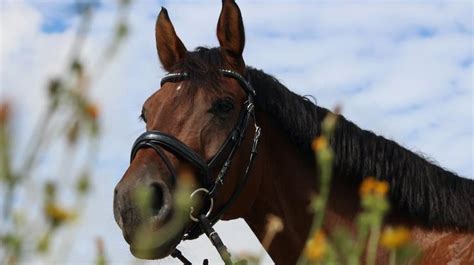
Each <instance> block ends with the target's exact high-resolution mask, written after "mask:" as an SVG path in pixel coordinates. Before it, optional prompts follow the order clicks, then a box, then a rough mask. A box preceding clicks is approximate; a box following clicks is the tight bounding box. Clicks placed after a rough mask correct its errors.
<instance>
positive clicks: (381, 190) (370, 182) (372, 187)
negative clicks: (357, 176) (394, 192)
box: [359, 177, 389, 197]
mask: <svg viewBox="0 0 474 265" xmlns="http://www.w3.org/2000/svg"><path fill="white" fill-rule="evenodd" d="M388 189H389V185H388V182H386V181H384V180H382V181H380V180H376V179H375V178H374V177H366V178H365V179H364V181H362V184H361V185H360V190H359V193H360V195H361V196H367V195H370V194H375V195H377V196H381V197H382V196H385V194H387V192H388Z"/></svg>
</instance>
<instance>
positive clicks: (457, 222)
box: [114, 0, 474, 264]
mask: <svg viewBox="0 0 474 265" xmlns="http://www.w3.org/2000/svg"><path fill="white" fill-rule="evenodd" d="M217 37H218V39H219V43H220V47H217V48H212V49H208V48H197V49H196V50H195V51H192V52H190V51H187V50H186V48H185V46H184V45H183V43H182V42H181V40H180V39H179V38H178V36H177V35H176V33H175V30H174V27H173V25H172V24H171V21H170V19H169V17H168V14H167V12H166V10H165V9H162V11H161V12H160V14H159V16H158V19H157V22H156V45H157V49H158V55H159V59H160V62H161V64H162V66H163V68H164V69H165V70H166V71H168V72H169V73H171V75H168V76H167V77H165V79H164V80H163V82H162V87H161V89H159V90H158V91H157V92H155V93H154V94H153V95H151V96H150V97H149V98H148V99H147V100H146V102H145V103H144V105H143V110H142V118H143V120H144V122H145V123H146V130H147V133H146V134H145V135H143V136H141V137H140V138H139V139H138V140H137V142H136V144H135V146H134V151H133V154H132V161H131V164H130V166H129V168H128V170H127V171H126V172H125V174H124V176H123V178H122V179H121V181H120V182H119V183H118V185H117V187H116V190H115V198H114V214H115V218H116V220H117V223H118V224H119V226H120V228H121V229H122V231H123V235H124V237H125V239H126V240H127V242H129V244H130V248H131V251H132V253H134V255H136V256H139V257H144V258H149V259H158V258H163V257H165V256H167V255H170V254H171V253H172V252H173V250H174V249H175V248H176V246H177V244H178V243H179V242H180V241H181V240H182V238H183V235H184V234H185V233H186V234H187V236H188V237H189V238H193V236H189V234H190V233H191V234H192V233H193V232H192V231H191V230H190V229H192V227H193V225H192V224H193V222H192V221H191V220H189V221H187V222H186V223H185V224H183V226H182V227H181V228H180V232H179V233H177V234H176V236H174V237H173V238H172V239H170V240H168V241H167V242H166V243H165V244H162V245H159V246H153V247H152V248H151V252H149V254H148V255H147V256H143V255H141V254H139V253H140V252H139V251H138V250H137V249H136V248H137V246H135V245H134V242H133V240H132V238H133V236H134V234H135V233H136V231H137V230H138V228H139V226H141V225H143V224H145V223H151V225H152V226H153V229H154V230H156V231H159V230H160V228H162V227H163V226H164V225H166V224H167V222H168V221H169V220H170V218H171V217H172V216H173V214H175V211H174V210H175V209H174V204H173V201H172V200H170V198H171V193H173V191H174V190H175V181H176V180H175V179H174V178H175V177H176V176H179V175H180V173H179V171H180V170H181V169H183V168H188V169H189V168H191V169H192V170H193V172H194V175H195V178H196V179H195V182H196V183H198V184H197V185H199V186H200V187H206V189H205V190H201V191H203V193H207V192H209V194H212V196H215V197H213V199H214V208H213V209H214V210H213V209H211V210H212V212H211V213H210V216H211V217H212V216H213V217H216V220H217V219H219V218H220V219H225V220H228V219H234V218H239V217H243V218H244V219H245V221H246V222H247V223H248V224H249V226H250V228H251V229H252V230H253V232H254V233H255V234H256V235H257V237H258V238H259V239H260V240H262V239H263V236H264V230H265V224H266V216H267V215H269V214H273V215H276V216H279V217H280V218H281V219H282V220H283V222H284V230H283V231H282V232H281V233H279V234H277V235H276V238H275V239H274V240H273V242H272V244H271V245H270V247H269V248H268V249H267V251H268V253H269V254H270V256H271V257H272V259H273V260H274V261H275V262H276V263H277V264H295V263H296V260H297V258H298V256H299V255H300V253H301V252H302V249H303V247H304V245H305V240H306V238H307V235H308V231H309V229H310V225H311V220H312V214H311V213H310V212H309V211H308V204H309V203H310V197H311V195H312V194H313V193H314V192H315V190H317V181H316V180H317V176H315V165H314V159H313V153H312V152H311V149H310V145H311V142H312V140H313V139H314V138H315V137H316V136H318V135H319V134H320V131H321V127H320V125H321V121H322V119H324V117H325V116H326V115H327V114H328V113H329V111H328V110H327V109H324V108H321V107H318V106H315V105H314V104H313V103H312V102H310V101H309V100H307V99H306V98H304V97H301V96H299V95H296V94H294V93H292V92H291V91H289V90H288V89H287V88H286V87H285V86H283V85H282V84H281V83H279V82H278V80H277V79H275V78H273V77H272V76H270V75H268V74H266V73H264V72H263V71H261V70H256V69H254V68H251V67H248V66H246V65H245V62H244V59H243V58H242V52H243V50H244V44H245V36H244V27H243V23H242V17H241V14H240V10H239V8H238V6H237V5H236V4H235V3H234V1H232V0H224V1H223V7H222V11H221V14H220V17H219V21H218V25H217ZM223 70H229V71H223ZM244 77H245V79H246V80H243V79H244ZM247 81H248V83H247ZM253 89H254V90H255V91H253ZM253 92H255V94H253ZM253 104H254V105H255V109H253V108H252V107H253ZM253 123H255V128H258V127H256V126H257V125H258V126H260V127H261V130H262V137H261V139H260V144H259V146H258V157H257V158H256V159H255V163H254V164H253V165H251V161H250V162H249V155H250V156H251V157H252V158H253V157H254V156H253V154H254V153H255V146H256V143H257V140H258V137H257V136H258V135H256V134H258V133H259V132H258V130H254V129H253V128H254V126H253ZM229 135H230V136H229ZM236 136H238V137H236ZM229 139H230V140H229ZM252 141H253V142H252ZM229 143H230V144H229ZM330 143H331V146H332V148H333V149H334V151H335V162H334V177H333V182H332V186H331V195H330V199H329V205H328V211H327V216H326V219H325V224H324V229H325V230H327V231H328V232H330V231H331V230H332V229H333V228H334V227H335V226H337V225H345V226H347V227H349V228H350V229H354V227H355V224H354V219H355V218H354V217H355V216H356V215H357V213H358V212H359V210H360V208H359V203H358V201H359V198H358V186H359V184H360V182H361V180H362V179H363V178H364V177H365V176H376V177H377V178H379V179H384V180H386V181H388V182H389V183H390V199H391V203H392V210H391V213H390V214H389V216H388V217H387V218H386V220H385V224H391V225H404V226H407V227H410V228H411V230H412V234H413V240H414V243H415V244H417V245H419V246H420V247H421V249H422V250H423V252H424V256H423V258H422V263H423V264H474V183H473V181H472V180H468V179H464V178H461V177H459V176H457V175H456V174H454V173H452V172H449V171H447V170H444V169H443V168H441V167H439V166H437V165H434V164H433V163H430V162H429V161H427V160H426V159H425V158H423V157H421V156H420V155H418V154H415V153H413V152H411V151H409V150H407V149H405V148H403V147H401V146H400V145H398V144H397V143H395V142H393V141H390V140H387V139H385V138H383V137H381V136H378V135H375V134H374V133H372V132H370V131H366V130H362V129H360V128H359V127H357V126H356V125H355V124H353V123H352V122H350V121H348V120H346V119H345V118H344V117H342V116H341V117H340V118H339V121H338V125H337V127H336V130H335V133H334V135H333V137H332V139H331V141H330ZM216 157H217V158H216ZM228 157H230V161H231V162H232V163H231V164H230V163H229V165H230V166H229V167H227V166H226V165H224V164H227V163H225V162H229V159H227V160H226V158H228ZM250 160H252V159H250ZM210 164H212V167H211V166H209V165H210ZM222 168H226V169H228V171H226V172H224V174H222V176H221V174H220V173H222ZM245 169H249V174H248V176H247V175H246V174H245V171H246V170H245ZM218 175H219V176H218ZM223 176H225V178H224V177H223ZM243 178H244V179H243ZM216 179H217V180H218V181H216ZM224 179H225V181H220V180H224ZM139 186H146V187H150V189H151V190H152V192H153V193H154V198H157V199H156V201H155V202H154V203H153V205H152V206H151V207H152V208H153V209H152V210H153V213H154V216H152V217H150V218H153V222H149V221H150V220H144V218H143V217H142V216H141V215H140V211H139V207H138V206H137V205H136V204H135V203H134V201H133V200H132V198H131V197H132V194H133V193H134V191H135V190H136V189H137V187H139ZM216 186H219V188H220V191H219V192H218V193H217V192H212V191H211V190H210V189H213V188H215V187H216ZM239 188H242V189H241V190H239ZM236 190H239V191H240V192H235V191H236ZM209 194H208V195H209ZM236 194H237V195H238V196H235V195H236ZM209 196H210V195H209ZM208 204H209V203H208ZM204 208H206V209H205V210H203V209H204ZM207 209H208V208H207V207H205V206H203V207H202V208H201V210H200V211H207ZM215 209H220V210H221V211H220V212H219V211H218V210H215ZM223 209H224V210H225V211H222V210H223ZM216 212H217V213H216ZM200 216H204V215H200ZM211 217H209V218H211ZM214 222H215V220H214V221H212V220H211V223H214ZM377 263H378V264H386V263H387V255H386V253H384V251H383V250H380V251H379V252H378V256H377Z"/></svg>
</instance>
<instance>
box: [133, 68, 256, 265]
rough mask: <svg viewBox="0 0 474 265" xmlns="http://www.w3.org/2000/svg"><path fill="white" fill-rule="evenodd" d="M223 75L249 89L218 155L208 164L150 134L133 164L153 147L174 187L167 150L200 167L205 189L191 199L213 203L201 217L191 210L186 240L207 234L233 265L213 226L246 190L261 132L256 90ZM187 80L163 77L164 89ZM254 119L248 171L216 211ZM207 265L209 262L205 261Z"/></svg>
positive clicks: (175, 75)
mask: <svg viewBox="0 0 474 265" xmlns="http://www.w3.org/2000/svg"><path fill="white" fill-rule="evenodd" d="M219 72H220V73H221V74H222V75H223V76H225V77H229V78H233V79H235V80H237V81H238V82H239V84H240V86H241V88H242V89H244V90H245V92H246V94H247V99H246V100H245V102H244V103H243V106H242V108H241V111H240V114H239V118H238V120H237V123H236V125H235V126H234V128H233V130H232V131H231V133H230V134H229V135H228V136H227V138H226V140H225V141H224V143H223V144H222V145H221V147H220V148H219V150H218V151H217V152H216V154H215V155H214V156H213V157H212V158H211V159H210V160H209V161H208V162H207V161H205V159H204V158H202V156H200V155H199V154H197V153H196V152H194V151H193V150H192V149H191V148H189V147H188V146H187V145H186V144H185V143H183V142H181V141H180V140H178V139H176V138H175V137H173V136H171V135H168V134H166V133H163V132H160V131H147V132H144V133H143V134H142V135H140V136H139V137H138V138H137V139H136V140H135V143H134V144H133V147H132V152H131V156H130V163H131V162H132V161H133V159H134V158H135V156H136V154H137V152H138V151H139V150H140V149H144V148H152V149H153V150H155V152H156V153H157V154H158V156H159V157H160V158H161V159H162V160H163V162H164V163H165V165H166V167H167V169H168V171H169V172H170V174H171V176H172V182H173V184H175V183H176V179H177V175H176V171H175V169H174V168H173V166H172V164H171V161H170V160H169V159H168V157H167V156H166V155H165V153H164V150H166V151H168V152H170V153H172V154H173V155H174V156H176V157H177V158H179V159H182V160H186V161H187V162H189V163H190V164H192V165H193V166H194V167H196V168H197V169H198V175H197V176H198V178H199V182H200V185H201V187H199V188H198V189H196V190H195V191H193V192H192V193H191V195H190V196H191V198H192V197H193V196H195V195H197V194H198V193H201V192H202V193H204V194H205V196H206V197H207V199H208V201H209V203H208V204H207V207H203V208H202V209H201V211H200V212H199V213H197V215H193V214H194V209H193V207H191V211H190V214H189V218H190V219H191V220H192V221H193V222H194V223H193V225H192V226H191V227H190V228H189V229H188V230H187V231H186V232H185V233H184V236H183V238H182V240H190V239H195V238H197V237H199V236H200V235H202V234H203V233H204V234H206V236H207V237H208V238H209V240H210V241H211V242H212V244H213V245H214V247H215V248H216V249H217V251H218V252H219V255H220V256H221V258H222V260H223V261H224V262H225V264H232V261H231V259H230V253H229V252H228V251H227V247H226V246H225V245H224V244H223V243H222V240H221V239H220V237H219V235H218V234H217V232H216V231H215V230H214V229H213V225H214V224H215V223H217V221H218V220H219V219H220V217H221V216H222V215H223V214H224V212H225V211H226V210H228V209H229V208H230V206H232V204H233V203H234V202H235V200H236V199H237V198H238V196H239V194H240V192H241V191H242V190H243V187H244V186H245V184H246V182H247V179H248V176H249V172H250V169H251V167H252V164H253V162H254V160H255V157H256V155H257V147H258V142H259V138H260V131H261V130H260V127H259V126H258V125H257V122H256V118H255V105H254V98H255V90H254V89H253V87H252V86H251V84H250V83H249V82H248V81H247V80H246V79H245V78H244V77H243V76H242V75H240V74H239V73H237V72H234V71H232V70H228V69H219ZM187 79H189V74H188V73H186V72H181V73H170V74H167V75H166V76H165V77H163V79H162V80H161V86H163V84H165V83H167V82H181V81H185V80H187ZM250 119H252V120H253V125H254V128H255V132H254V137H253V143H252V149H251V152H250V156H249V160H248V163H247V167H246V168H245V171H244V174H243V175H242V176H241V177H240V179H239V183H238V185H237V186H236V188H235V189H234V191H233V193H232V195H231V197H230V198H229V200H228V201H227V202H226V203H225V204H224V205H223V206H222V207H221V208H220V209H214V199H215V198H216V197H217V194H218V192H219V190H220V188H221V187H222V186H223V185H224V181H225V177H226V175H227V172H228V170H229V168H230V166H231V164H232V159H233V158H234V155H235V153H236V151H237V149H238V147H239V146H240V144H241V143H242V140H243V139H244V137H245V133H246V131H247V127H248V124H249V122H250ZM224 158H225V162H224V163H223V164H222V167H221V168H220V170H219V173H218V174H217V177H216V179H215V181H214V182H212V181H211V179H212V178H211V172H212V171H213V169H216V168H217V166H218V164H220V163H219V161H223V159H224ZM171 256H172V257H174V258H177V259H179V260H180V261H181V262H183V264H191V262H189V260H187V259H186V258H185V257H184V256H183V254H182V253H181V252H180V251H179V250H177V249H175V250H174V251H173V253H172V254H171ZM204 264H206V261H204Z"/></svg>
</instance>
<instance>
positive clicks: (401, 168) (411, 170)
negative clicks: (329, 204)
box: [179, 47, 474, 232]
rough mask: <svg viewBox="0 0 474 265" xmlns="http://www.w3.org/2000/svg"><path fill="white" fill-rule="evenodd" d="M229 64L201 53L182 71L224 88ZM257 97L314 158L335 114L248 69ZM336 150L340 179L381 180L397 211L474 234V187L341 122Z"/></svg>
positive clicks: (188, 60)
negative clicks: (323, 125)
mask: <svg viewBox="0 0 474 265" xmlns="http://www.w3.org/2000/svg"><path fill="white" fill-rule="evenodd" d="M222 65H223V60H222V58H221V56H220V52H219V49H218V48H212V49H208V48H202V47H200V48H198V49H196V51H194V52H192V53H189V55H188V56H187V58H185V60H184V61H183V63H182V64H180V65H179V68H180V69H181V70H184V71H187V72H190V75H191V79H192V80H191V81H193V80H195V82H199V80H201V81H202V80H204V81H205V82H210V83H212V84H215V83H216V82H218V79H219V78H218V76H219V74H218V71H217V69H218V68H220V67H222ZM247 74H248V77H249V79H250V82H251V84H252V85H253V87H254V88H255V90H256V92H257V97H256V106H257V109H259V110H261V111H264V112H266V113H268V114H269V115H270V116H271V117H273V118H274V119H275V120H276V121H277V122H278V124H279V126H280V127H281V129H282V130H283V131H284V132H285V133H286V134H287V135H288V137H289V140H290V141H292V142H293V143H294V144H295V145H296V146H298V148H300V150H301V151H302V152H305V153H308V155H310V154H311V153H310V152H311V149H310V146H311V142H312V140H313V139H314V138H315V137H316V136H317V135H319V132H320V121H321V120H323V119H324V117H325V116H326V115H327V114H328V113H329V111H328V110H327V109H324V108H321V107H318V106H316V105H315V104H314V103H313V102H311V101H310V100H308V99H307V98H306V97H302V96H299V95H297V94H295V93H293V92H291V91H290V90H288V88H286V87H285V86H284V85H283V84H281V83H280V82H279V81H278V80H277V79H276V78H274V77H272V76H271V75H268V74H266V73H264V72H263V71H261V70H257V69H254V68H252V67H248V68H247ZM331 145H332V147H333V149H334V150H335V162H334V169H335V176H337V177H340V178H344V179H345V180H348V181H352V182H355V183H359V182H360V181H361V180H362V179H363V178H364V177H366V176H375V177H376V178H378V179H384V180H387V181H388V182H389V183H390V187H391V190H390V194H391V200H392V205H393V206H395V207H396V208H398V209H399V210H401V211H404V212H407V213H408V214H409V215H410V216H413V217H415V218H416V219H419V220H422V222H423V223H424V224H425V225H427V226H431V227H435V228H440V229H443V228H454V229H459V230H468V231H472V232H474V181H473V180H470V179H465V178H461V177H459V176H457V175H456V174H454V173H452V172H450V171H448V170H445V169H443V168H441V167H439V166H437V165H435V164H434V163H432V162H429V161H428V160H427V159H426V158H424V157H422V156H420V155H419V154H416V153H414V152H412V151H410V150H407V149H405V148H403V147H402V146H400V145H399V144H397V143H396V142H394V141H391V140H387V139H385V138H383V137H381V136H378V135H376V134H374V133H373V132H371V131H368V130H362V129H360V128H359V127H358V126H357V125H355V124H353V123H352V122H350V121H348V120H346V119H345V118H344V117H343V116H340V118H339V120H338V125H337V128H336V130H335V133H334V135H333V138H332V139H331Z"/></svg>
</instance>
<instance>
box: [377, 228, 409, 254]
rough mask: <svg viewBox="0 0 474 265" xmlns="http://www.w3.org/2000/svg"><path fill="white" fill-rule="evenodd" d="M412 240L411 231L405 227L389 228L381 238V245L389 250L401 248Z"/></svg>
mask: <svg viewBox="0 0 474 265" xmlns="http://www.w3.org/2000/svg"><path fill="white" fill-rule="evenodd" d="M409 240H410V230H408V229H407V228H405V227H395V228H393V227H387V228H385V230H384V231H383V233H382V236H381V237H380V244H381V245H382V246H384V247H386V248H388V249H396V248H399V247H401V246H403V245H405V244H406V243H408V241H409Z"/></svg>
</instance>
